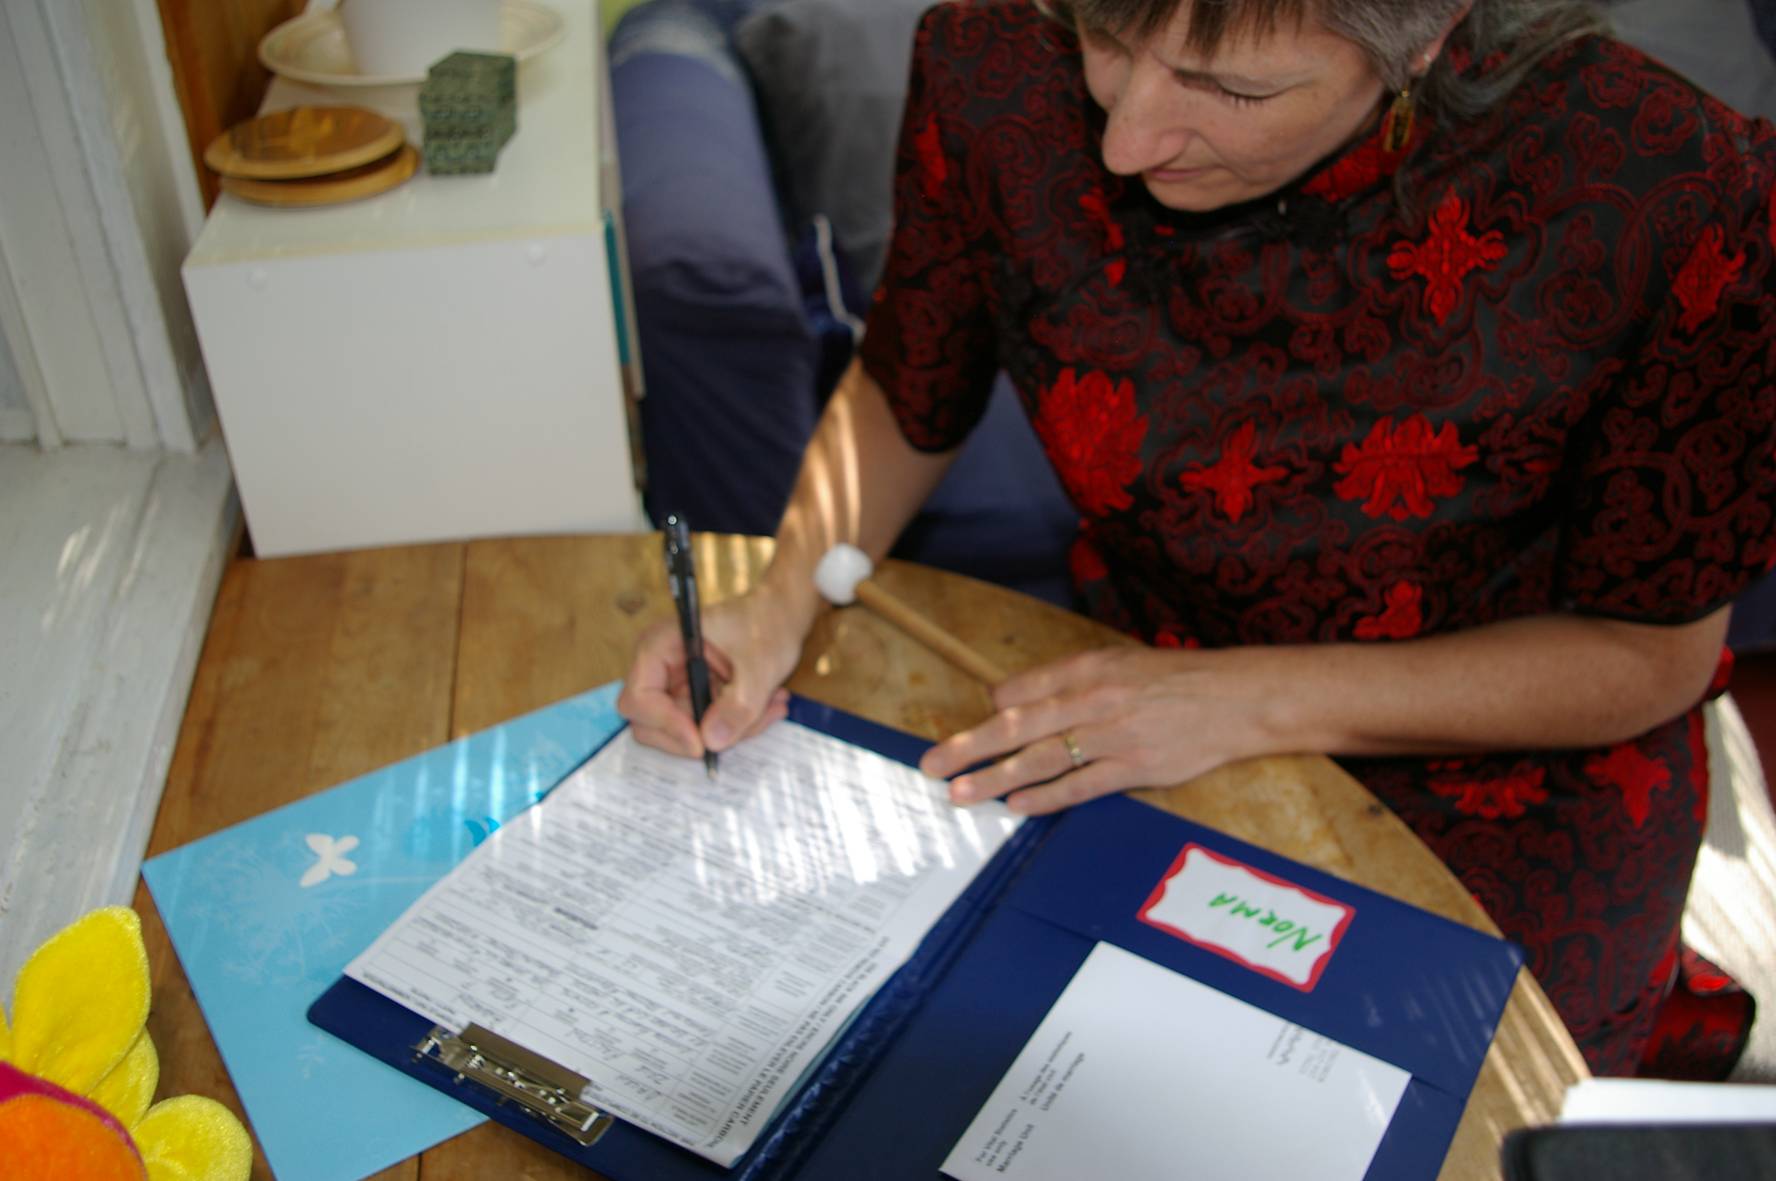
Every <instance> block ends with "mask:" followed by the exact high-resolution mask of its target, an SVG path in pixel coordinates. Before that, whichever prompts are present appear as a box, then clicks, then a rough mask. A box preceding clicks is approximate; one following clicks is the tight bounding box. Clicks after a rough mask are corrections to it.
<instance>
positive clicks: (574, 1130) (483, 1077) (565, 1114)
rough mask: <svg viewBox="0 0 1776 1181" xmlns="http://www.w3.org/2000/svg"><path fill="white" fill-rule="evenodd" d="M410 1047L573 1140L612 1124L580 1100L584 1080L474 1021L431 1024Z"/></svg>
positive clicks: (587, 1141)
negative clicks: (457, 1026) (455, 1029)
mask: <svg viewBox="0 0 1776 1181" xmlns="http://www.w3.org/2000/svg"><path fill="white" fill-rule="evenodd" d="M413 1051H414V1054H415V1056H416V1057H419V1058H424V1059H426V1060H427V1061H430V1062H436V1063H438V1064H439V1065H441V1066H444V1067H446V1068H448V1069H450V1070H453V1071H455V1072H456V1081H457V1082H459V1083H460V1082H462V1081H463V1080H464V1079H469V1080H470V1081H472V1082H476V1083H479V1084H480V1085H481V1086H483V1087H486V1088H487V1089H488V1090H490V1091H492V1092H494V1093H495V1094H496V1095H498V1096H500V1101H501V1102H502V1103H503V1102H505V1101H506V1100H508V1099H509V1100H511V1101H512V1102H514V1103H516V1104H518V1105H519V1106H520V1107H522V1108H523V1109H524V1110H525V1111H527V1112H529V1113H530V1114H531V1115H534V1116H536V1117H537V1118H538V1119H541V1120H544V1121H545V1122H547V1123H548V1125H549V1126H550V1127H552V1128H554V1129H555V1130H556V1131H558V1132H561V1133H563V1134H564V1135H566V1136H567V1137H568V1138H569V1139H571V1140H573V1141H574V1142H575V1143H576V1144H580V1145H582V1146H590V1145H592V1144H596V1143H597V1142H598V1138H599V1137H600V1136H602V1135H604V1133H605V1131H606V1130H607V1129H609V1127H610V1126H611V1117H610V1116H609V1115H606V1114H605V1113H604V1112H602V1111H599V1110H598V1109H597V1108H595V1107H592V1106H590V1105H588V1104H586V1103H584V1102H582V1101H581V1100H580V1093H581V1092H582V1091H583V1090H585V1088H586V1086H587V1080H586V1079H584V1078H582V1077H580V1076H579V1075H577V1074H575V1073H574V1072H573V1071H571V1070H569V1069H567V1067H565V1066H561V1065H558V1064H556V1063H554V1062H551V1061H549V1060H548V1059H547V1058H545V1057H543V1056H542V1055H541V1054H536V1053H533V1052H531V1051H530V1050H527V1049H525V1048H524V1047H523V1046H520V1045H518V1044H517V1043H516V1042H509V1041H507V1040H506V1039H505V1038H503V1037H501V1036H499V1035H498V1034H497V1033H493V1032H491V1031H489V1030H486V1029H483V1028H481V1027H480V1026H479V1025H470V1026H469V1027H468V1028H467V1029H465V1030H463V1031H462V1032H461V1033H451V1032H450V1031H449V1030H448V1029H445V1028H443V1027H442V1026H437V1025H434V1026H433V1027H432V1031H431V1032H430V1033H428V1034H426V1035H425V1037H423V1038H421V1039H420V1041H419V1043H418V1044H417V1045H415V1046H414V1047H413Z"/></svg>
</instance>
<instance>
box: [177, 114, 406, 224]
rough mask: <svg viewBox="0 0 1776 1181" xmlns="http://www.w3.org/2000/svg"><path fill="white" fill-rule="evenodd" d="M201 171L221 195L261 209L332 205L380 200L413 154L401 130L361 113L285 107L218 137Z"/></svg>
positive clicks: (401, 175) (403, 172) (402, 178)
mask: <svg viewBox="0 0 1776 1181" xmlns="http://www.w3.org/2000/svg"><path fill="white" fill-rule="evenodd" d="M204 163H205V164H208V165H209V166H210V167H211V168H213V169H215V170H216V171H217V172H218V173H220V174H221V177H222V188H223V189H224V191H226V192H230V193H233V194H234V195H235V196H237V197H241V198H244V199H245V200H248V201H254V202H257V203H259V204H261V205H280V206H305V205H334V204H338V203H339V202H342V201H356V200H359V199H361V198H364V197H371V196H375V195H376V194H377V193H384V192H387V191H388V190H389V189H392V188H394V187H395V186H396V185H399V184H401V183H402V182H403V181H405V180H407V179H408V178H409V177H411V176H412V175H413V173H414V172H415V170H417V168H418V167H419V153H418V152H417V151H415V150H414V148H413V147H412V145H410V144H408V143H407V141H406V136H405V135H404V134H403V133H402V131H401V126H400V124H398V123H396V122H394V121H393V120H391V119H387V118H384V117H383V116H381V115H378V114H377V113H376V112H374V111H368V110H365V109H363V108H362V107H292V108H291V109H290V110H287V111H275V112H273V113H271V114H269V115H261V116H259V117H258V118H257V119H249V120H248V121H247V122H245V123H242V124H240V125H238V126H236V127H232V128H230V129H229V130H227V131H225V132H223V133H222V134H221V135H219V136H217V137H216V139H215V141H214V142H213V143H211V144H210V146H209V147H208V148H207V149H205V151H204Z"/></svg>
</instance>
